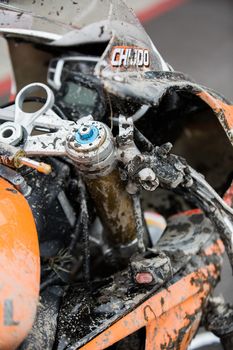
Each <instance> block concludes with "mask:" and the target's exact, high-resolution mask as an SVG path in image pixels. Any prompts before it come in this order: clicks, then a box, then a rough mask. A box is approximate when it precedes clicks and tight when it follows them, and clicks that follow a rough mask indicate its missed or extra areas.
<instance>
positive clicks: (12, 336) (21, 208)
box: [0, 179, 40, 350]
mask: <svg viewBox="0 0 233 350" xmlns="http://www.w3.org/2000/svg"><path fill="white" fill-rule="evenodd" d="M39 283H40V260H39V246H38V238H37V232H36V227H35V223H34V219H33V216H32V212H31V210H30V207H29V205H28V203H27V201H26V199H25V198H24V197H23V196H22V195H21V194H20V193H19V192H18V191H16V190H15V188H14V187H13V186H12V185H10V184H9V183H8V182H7V181H5V180H3V179H0V349H1V350H8V349H9V350H10V349H11V350H12V349H16V348H17V347H18V345H19V344H20V343H21V342H22V341H23V339H24V338H25V337H26V335H27V334H28V332H29V331H30V329H31V326H32V324H33V321H34V318H35V314H36V307H37V303H38V296H39Z"/></svg>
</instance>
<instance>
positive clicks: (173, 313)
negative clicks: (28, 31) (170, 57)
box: [80, 240, 224, 350]
mask: <svg viewBox="0 0 233 350" xmlns="http://www.w3.org/2000/svg"><path fill="white" fill-rule="evenodd" d="M223 253H224V246H223V244H222V242H221V240H217V241H216V242H215V243H214V244H212V245H211V246H209V247H208V248H207V249H205V250H203V254H205V255H211V254H218V255H222V254H223ZM218 276H219V271H217V270H216V266H214V265H213V264H210V265H207V266H204V267H202V268H199V269H198V270H197V271H195V272H192V273H190V274H189V275H187V276H185V277H184V278H182V279H181V280H179V281H177V282H176V283H175V284H173V285H171V286H170V287H169V288H167V289H163V290H162V291H161V292H160V293H158V294H155V295H154V296H152V297H151V298H150V299H148V300H146V301H145V302H144V303H142V304H141V305H140V306H138V307H137V308H136V309H135V310H133V311H131V312H130V313H128V314H127V315H126V316H124V317H123V318H122V319H120V320H119V321H117V322H116V323H114V324H113V325H112V326H110V327H109V328H108V329H107V330H106V331H104V332H102V333H101V334H99V335H98V336H97V337H95V338H94V339H93V340H91V341H90V342H89V343H87V344H86V345H84V346H83V347H82V348H80V349H81V350H103V349H106V348H107V347H109V346H111V345H113V344H115V343H116V342H118V341H119V340H121V339H123V338H125V337H127V336H128V335H130V334H132V333H134V332H135V331H137V330H139V329H141V328H143V327H146V347H145V349H146V350H157V349H179V350H186V349H187V347H188V345H189V343H190V340H191V339H192V337H193V335H194V334H195V332H196V330H197V328H198V326H199V323H200V319H201V315H202V308H203V302H204V301H205V300H206V297H207V295H208V294H209V292H210V290H211V288H212V285H211V277H212V278H214V279H217V278H218Z"/></svg>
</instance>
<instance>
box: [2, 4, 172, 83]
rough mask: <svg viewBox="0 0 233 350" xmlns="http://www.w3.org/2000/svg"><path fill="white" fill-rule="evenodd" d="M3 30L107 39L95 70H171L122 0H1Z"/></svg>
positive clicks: (37, 36) (55, 41) (67, 39)
mask: <svg viewBox="0 0 233 350" xmlns="http://www.w3.org/2000/svg"><path fill="white" fill-rule="evenodd" d="M0 32H1V33H3V34H4V35H8V36H13V37H17V36H20V37H22V38H26V39H27V40H29V41H36V42H38V41H39V42H40V43H43V44H45V45H49V46H59V47H61V46H63V47H69V48H70V47H73V46H75V47H77V49H78V45H80V44H87V43H98V42H107V43H108V45H107V48H106V50H105V52H104V53H103V55H102V57H101V58H100V60H99V62H98V63H97V66H96V69H95V74H96V75H98V76H105V77H107V76H111V75H112V74H113V75H116V73H118V75H119V76H123V75H125V73H128V74H129V73H130V74H135V73H137V74H138V73H143V72H145V71H148V70H150V71H151V70H152V71H163V70H168V66H167V64H166V63H165V62H164V60H163V59H162V57H161V56H160V54H159V53H158V51H157V50H156V48H155V47H154V45H153V44H152V42H151V40H150V38H149V36H148V35H147V34H146V32H145V30H144V28H143V27H142V25H141V24H140V22H139V20H138V19H137V18H136V16H135V15H134V13H133V11H132V10H130V9H129V8H128V7H127V6H126V5H125V3H124V2H123V1H121V0H91V1H86V0H75V1H74V0H66V1H64V0H20V1H18V0H8V1H7V2H6V1H5V0H0Z"/></svg>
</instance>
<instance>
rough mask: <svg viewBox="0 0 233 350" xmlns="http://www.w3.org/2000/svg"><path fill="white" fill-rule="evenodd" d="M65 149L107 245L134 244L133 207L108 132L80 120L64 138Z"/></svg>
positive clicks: (86, 119)
mask: <svg viewBox="0 0 233 350" xmlns="http://www.w3.org/2000/svg"><path fill="white" fill-rule="evenodd" d="M66 149H67V153H68V154H69V156H70V157H71V158H72V159H73V160H74V162H75V163H76V165H77V168H78V169H79V171H80V172H82V173H83V175H84V180H85V182H86V185H87V188H88V191H89V193H90V195H91V197H92V199H93V201H94V202H95V206H96V209H97V212H98V215H99V217H100V219H101V221H102V223H103V226H104V228H105V230H106V234H107V240H108V242H109V243H111V244H113V245H115V246H120V245H128V244H130V243H131V242H133V241H135V239H136V227H135V219H134V210H133V203H132V199H131V197H130V195H129V194H128V193H127V192H126V190H125V186H124V184H123V183H122V181H121V179H120V175H119V172H118V169H117V167H116V163H117V159H116V150H115V144H114V140H113V136H112V133H111V130H110V129H109V128H108V127H107V126H106V125H105V124H104V123H101V122H99V121H94V120H93V118H92V117H91V116H89V117H84V118H81V119H80V120H79V121H78V122H77V123H76V129H75V130H74V132H73V134H71V135H69V136H68V139H67V143H66Z"/></svg>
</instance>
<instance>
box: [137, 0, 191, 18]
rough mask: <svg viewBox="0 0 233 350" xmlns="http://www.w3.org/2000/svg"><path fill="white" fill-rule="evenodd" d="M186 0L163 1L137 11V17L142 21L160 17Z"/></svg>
mask: <svg viewBox="0 0 233 350" xmlns="http://www.w3.org/2000/svg"><path fill="white" fill-rule="evenodd" d="M185 1H186V0H165V1H162V2H161V3H159V4H158V3H157V4H153V5H151V6H148V7H147V8H145V9H144V10H142V11H140V12H138V13H137V17H138V18H139V20H140V21H141V22H146V21H149V20H150V19H152V18H155V17H158V16H160V15H162V14H163V13H165V12H168V11H170V10H172V9H173V8H175V7H177V6H179V5H181V4H182V3H184V2H185Z"/></svg>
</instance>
